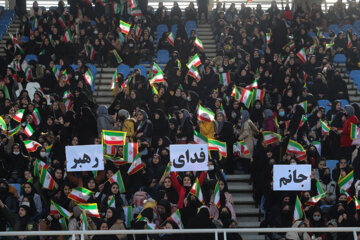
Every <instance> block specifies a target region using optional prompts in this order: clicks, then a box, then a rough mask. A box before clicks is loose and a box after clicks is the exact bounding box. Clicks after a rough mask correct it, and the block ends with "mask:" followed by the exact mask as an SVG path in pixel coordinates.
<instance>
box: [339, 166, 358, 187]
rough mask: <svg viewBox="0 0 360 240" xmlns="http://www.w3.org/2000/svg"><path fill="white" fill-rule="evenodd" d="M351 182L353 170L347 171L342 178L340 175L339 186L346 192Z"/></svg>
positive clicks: (352, 180)
mask: <svg viewBox="0 0 360 240" xmlns="http://www.w3.org/2000/svg"><path fill="white" fill-rule="evenodd" d="M353 182H354V170H352V171H351V172H349V174H348V175H346V176H345V177H343V178H342V177H341V176H340V177H339V181H338V184H339V187H340V188H343V189H344V190H345V191H346V192H348V191H349V189H350V187H351V185H352V184H353Z"/></svg>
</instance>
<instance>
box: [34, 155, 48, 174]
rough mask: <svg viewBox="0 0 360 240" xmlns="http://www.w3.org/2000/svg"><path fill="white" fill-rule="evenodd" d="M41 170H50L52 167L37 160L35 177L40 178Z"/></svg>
mask: <svg viewBox="0 0 360 240" xmlns="http://www.w3.org/2000/svg"><path fill="white" fill-rule="evenodd" d="M41 168H45V169H46V170H48V169H49V168H50V166H49V165H47V164H46V163H44V162H43V161H41V160H39V159H35V164H34V177H40V173H41Z"/></svg>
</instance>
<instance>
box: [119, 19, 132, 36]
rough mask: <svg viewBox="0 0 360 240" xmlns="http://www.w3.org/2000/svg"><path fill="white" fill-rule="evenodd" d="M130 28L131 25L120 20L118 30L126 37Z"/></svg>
mask: <svg viewBox="0 0 360 240" xmlns="http://www.w3.org/2000/svg"><path fill="white" fill-rule="evenodd" d="M130 27H131V24H128V23H126V22H124V21H122V20H120V30H121V32H122V33H124V34H126V35H127V34H129V32H130Z"/></svg>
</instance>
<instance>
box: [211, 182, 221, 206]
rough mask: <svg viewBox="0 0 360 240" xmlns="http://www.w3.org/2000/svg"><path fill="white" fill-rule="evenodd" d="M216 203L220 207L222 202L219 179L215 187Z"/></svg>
mask: <svg viewBox="0 0 360 240" xmlns="http://www.w3.org/2000/svg"><path fill="white" fill-rule="evenodd" d="M213 195H214V204H215V205H216V207H217V208H220V206H221V203H220V188H219V181H217V183H216V185H215V189H214V194H213Z"/></svg>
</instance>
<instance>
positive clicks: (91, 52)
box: [89, 46, 96, 61]
mask: <svg viewBox="0 0 360 240" xmlns="http://www.w3.org/2000/svg"><path fill="white" fill-rule="evenodd" d="M95 53H96V52H95V48H94V47H93V46H90V55H89V59H90V61H94V58H95Z"/></svg>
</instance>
